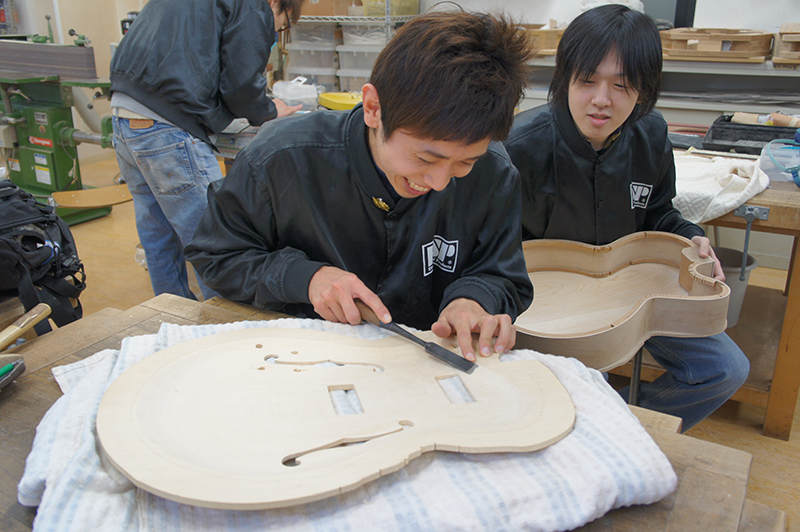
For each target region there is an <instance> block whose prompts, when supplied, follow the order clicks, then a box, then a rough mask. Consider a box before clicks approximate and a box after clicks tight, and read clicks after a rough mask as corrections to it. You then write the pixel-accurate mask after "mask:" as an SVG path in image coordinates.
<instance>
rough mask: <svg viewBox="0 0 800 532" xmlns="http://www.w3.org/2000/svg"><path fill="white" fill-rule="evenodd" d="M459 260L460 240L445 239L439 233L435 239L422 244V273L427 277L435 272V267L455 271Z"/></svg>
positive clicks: (449, 271)
mask: <svg viewBox="0 0 800 532" xmlns="http://www.w3.org/2000/svg"><path fill="white" fill-rule="evenodd" d="M457 262H458V240H452V241H451V240H445V239H444V238H442V237H440V236H439V235H435V236H434V237H433V241H431V242H429V243H427V244H424V245H423V246H422V274H423V275H424V276H425V277H427V276H428V275H430V274H432V273H433V267H434V266H438V267H439V268H441V269H442V270H444V271H446V272H448V273H453V272H455V271H456V263H457Z"/></svg>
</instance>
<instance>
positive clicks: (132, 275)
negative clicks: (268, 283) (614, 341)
mask: <svg viewBox="0 0 800 532" xmlns="http://www.w3.org/2000/svg"><path fill="white" fill-rule="evenodd" d="M118 173H119V169H118V168H117V163H116V160H115V159H113V158H110V159H108V160H103V161H100V162H96V163H94V164H90V165H86V166H84V167H83V168H82V178H83V183H84V185H88V186H108V185H111V184H113V179H114V178H115V177H116V176H117V174H118ZM71 229H72V232H73V234H74V236H75V240H76V244H77V247H78V253H79V255H80V258H81V259H82V261H83V262H84V265H85V267H86V275H87V279H86V285H87V288H86V290H85V292H84V293H83V295H82V296H81V302H82V304H83V308H84V312H85V314H86V315H88V314H91V313H94V312H97V311H98V310H101V309H103V308H106V307H113V308H117V309H127V308H130V307H132V306H134V305H137V304H139V303H141V302H143V301H146V300H148V299H150V298H151V297H153V292H152V289H151V287H150V280H149V278H148V275H147V271H145V269H144V268H143V267H142V266H140V265H139V264H137V263H136V261H135V260H134V257H135V254H136V250H135V247H136V245H137V244H138V242H139V239H138V237H137V235H136V227H135V223H134V214H133V204H132V203H126V204H123V205H118V206H116V207H114V208H113V210H112V212H111V214H109V215H108V216H105V217H103V218H100V219H97V220H92V221H89V222H85V223H82V224H79V225H76V226H73V227H72V228H71ZM190 278H192V280H193V281H194V279H193V275H190ZM785 282H786V272H785V271H782V270H771V269H767V268H756V269H755V270H754V271H753V272H752V273H751V275H750V279H749V284H750V285H753V286H763V287H767V288H776V289H782V288H783V286H784V284H785ZM194 291H195V293H197V294H199V293H200V292H199V290H198V289H197V287H196V283H195V285H194ZM763 416H764V408H761V407H756V406H753V405H747V404H742V403H736V402H732V401H729V402H728V403H726V404H725V405H723V406H722V407H721V408H720V409H719V410H717V412H715V413H714V414H713V415H712V416H710V417H709V418H708V419H706V420H704V421H703V422H701V423H699V424H698V425H697V426H695V427H693V428H692V429H691V430H689V431H688V434H689V435H691V436H693V437H695V438H698V439H702V440H707V441H711V442H715V443H719V444H722V445H727V446H729V447H733V448H736V449H741V450H743V451H746V452H748V453H750V454H752V455H753V464H752V468H751V472H750V481H749V484H748V497H749V498H750V499H752V500H754V501H756V502H760V503H763V504H766V505H768V506H771V507H773V508H777V509H780V510H783V511H784V512H786V515H787V520H788V525H789V526H788V530H789V532H800V502H798V501H800V405H798V408H797V409H796V411H795V416H794V424H793V427H794V430H793V431H792V435H791V438H790V439H789V441H782V440H776V439H773V438H768V437H765V436H762V435H761V421H762V419H763Z"/></svg>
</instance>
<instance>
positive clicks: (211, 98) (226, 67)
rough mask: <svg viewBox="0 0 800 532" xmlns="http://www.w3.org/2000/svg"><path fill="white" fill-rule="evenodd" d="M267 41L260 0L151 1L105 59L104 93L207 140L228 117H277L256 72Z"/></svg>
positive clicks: (269, 30)
mask: <svg viewBox="0 0 800 532" xmlns="http://www.w3.org/2000/svg"><path fill="white" fill-rule="evenodd" d="M274 42H275V20H274V16H273V13H272V8H271V7H270V6H269V3H268V2H267V1H266V0H150V1H149V2H147V4H146V5H145V6H144V8H143V9H142V11H141V12H140V13H139V15H138V16H137V17H136V19H135V20H134V22H133V24H132V25H131V27H130V29H129V30H128V32H127V33H126V34H125V36H124V37H123V38H122V40H121V41H120V43H119V47H118V48H117V50H116V52H115V53H114V57H113V58H112V59H111V92H112V93H113V92H116V91H119V92H122V93H124V94H126V95H128V96H130V97H131V98H133V99H134V100H136V101H137V102H139V103H141V104H143V105H145V106H147V107H148V108H149V109H151V110H152V111H154V112H155V113H158V114H159V115H160V116H162V117H164V118H165V119H166V120H168V121H169V122H171V123H173V124H175V125H176V126H179V127H181V128H183V129H185V130H186V131H188V132H189V133H191V134H192V135H194V136H195V137H197V138H199V139H203V140H204V141H206V142H207V143H209V144H211V140H210V139H209V135H212V134H215V133H219V132H220V131H222V130H223V129H225V128H226V127H227V126H228V124H230V122H231V120H233V119H234V118H246V119H247V120H248V121H249V122H250V124H252V125H254V126H260V125H261V124H263V123H264V122H266V121H267V120H271V119H273V118H275V117H276V116H277V114H278V112H277V110H276V108H275V104H274V103H272V100H271V99H270V98H268V97H267V95H266V92H265V89H266V86H267V82H266V79H264V75H263V74H264V70H265V69H266V66H267V62H268V60H269V53H270V48H271V47H272V45H273V44H274Z"/></svg>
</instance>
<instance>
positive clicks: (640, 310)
mask: <svg viewBox="0 0 800 532" xmlns="http://www.w3.org/2000/svg"><path fill="white" fill-rule="evenodd" d="M523 250H524V253H525V262H526V265H527V268H528V274H529V276H530V278H531V282H532V283H533V290H534V299H533V303H532V304H531V306H530V307H529V308H528V310H526V311H525V312H524V313H522V314H521V315H520V316H519V317H518V318H517V321H516V326H517V330H518V333H519V334H518V335H517V345H516V347H517V348H528V349H533V350H536V351H539V352H542V353H549V354H555V355H563V356H572V357H575V358H578V359H579V360H581V361H582V362H583V363H584V364H586V365H587V366H589V367H592V368H596V369H598V370H600V371H606V370H609V369H611V368H614V367H617V366H620V365H622V364H624V363H625V362H627V361H628V360H630V359H631V358H632V357H633V356H634V355H635V354H636V352H637V351H638V350H639V348H640V347H641V346H642V345H643V344H644V342H645V341H646V340H647V339H648V338H650V337H652V336H682V337H700V336H710V335H713V334H718V333H720V332H723V331H724V330H725V328H726V324H727V323H726V319H727V311H728V299H729V297H730V288H728V286H727V285H726V284H725V283H723V282H721V281H716V280H714V279H713V266H714V265H713V260H712V259H710V258H700V256H699V253H698V247H697V246H696V245H695V244H693V243H692V242H691V241H690V240H688V239H686V238H683V237H681V236H678V235H673V234H671V233H661V232H640V233H633V234H631V235H628V236H626V237H624V238H621V239H619V240H617V241H615V242H613V243H611V244H609V245H607V246H590V245H587V244H582V243H579V242H571V241H566V240H531V241H527V242H524V243H523Z"/></svg>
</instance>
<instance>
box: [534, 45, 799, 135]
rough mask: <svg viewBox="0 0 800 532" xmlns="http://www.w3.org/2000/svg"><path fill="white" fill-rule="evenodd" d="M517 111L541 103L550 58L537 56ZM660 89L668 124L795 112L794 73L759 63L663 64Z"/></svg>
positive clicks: (552, 60)
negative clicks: (661, 86) (722, 116)
mask: <svg viewBox="0 0 800 532" xmlns="http://www.w3.org/2000/svg"><path fill="white" fill-rule="evenodd" d="M531 64H532V65H533V66H534V67H535V68H534V74H533V77H532V80H531V81H532V83H531V86H530V87H529V88H528V90H526V92H525V103H524V105H523V107H524V108H525V109H529V108H531V107H536V106H538V105H541V104H543V103H546V102H547V90H548V88H549V86H550V80H551V79H552V76H553V69H554V67H555V58H553V57H543V58H537V59H535V60H534V61H532V63H531ZM663 81H664V87H663V90H662V92H661V98H659V100H658V104H657V105H656V107H657V108H658V109H659V110H660V111H661V112H662V113H663V114H664V116H665V117H666V118H667V121H669V122H677V123H691V124H698V125H711V124H712V123H713V122H714V120H715V119H716V118H718V117H719V116H721V115H723V114H733V113H734V112H735V111H742V112H748V113H757V114H769V113H772V112H774V111H777V110H781V111H783V112H785V113H787V114H800V69H798V68H797V67H794V68H786V67H775V66H774V65H773V64H772V62H771V61H765V62H763V63H721V62H719V63H717V62H700V61H664V69H663Z"/></svg>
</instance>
